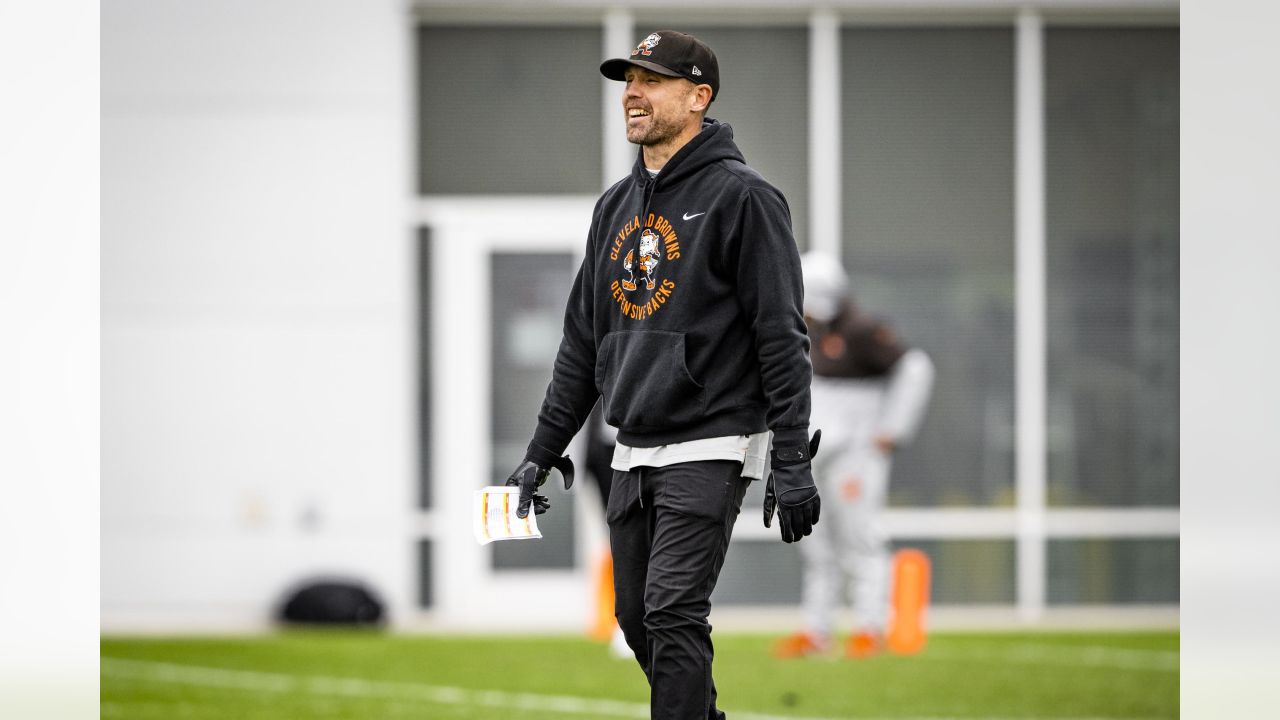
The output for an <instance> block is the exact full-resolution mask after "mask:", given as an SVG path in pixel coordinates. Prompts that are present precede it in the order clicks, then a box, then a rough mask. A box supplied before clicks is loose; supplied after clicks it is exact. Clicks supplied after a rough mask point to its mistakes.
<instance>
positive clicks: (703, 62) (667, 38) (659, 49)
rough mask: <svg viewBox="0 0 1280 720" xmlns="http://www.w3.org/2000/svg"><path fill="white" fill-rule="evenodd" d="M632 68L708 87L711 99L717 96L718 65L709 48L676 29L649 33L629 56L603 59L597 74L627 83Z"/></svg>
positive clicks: (718, 90)
mask: <svg viewBox="0 0 1280 720" xmlns="http://www.w3.org/2000/svg"><path fill="white" fill-rule="evenodd" d="M632 65H635V66H636V67H642V68H644V69H645V70H652V71H653V72H656V73H658V74H659V75H666V76H668V77H682V78H685V79H686V80H689V81H690V82H692V83H694V84H696V85H710V86H711V99H712V100H715V99H716V95H718V94H719V93H720V63H718V62H717V61H716V54H715V53H713V52H711V48H709V47H707V44H706V43H704V42H702V41H701V40H699V39H698V38H696V37H694V36H692V35H690V34H688V33H682V32H677V31H675V30H659V31H657V32H652V33H649V35H648V36H646V37H645V39H643V40H641V41H640V44H639V45H636V49H635V50H632V51H631V57H628V58H614V59H612V60H605V61H604V62H603V63H601V64H600V74H601V75H604V76H605V77H607V78H609V79H610V80H626V72H627V68H628V67H630V66H632Z"/></svg>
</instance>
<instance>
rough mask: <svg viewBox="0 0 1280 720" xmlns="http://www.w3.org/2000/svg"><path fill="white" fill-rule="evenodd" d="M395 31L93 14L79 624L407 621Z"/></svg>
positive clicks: (404, 71) (408, 453) (280, 17)
mask: <svg viewBox="0 0 1280 720" xmlns="http://www.w3.org/2000/svg"><path fill="white" fill-rule="evenodd" d="M409 32H410V30H409V27H408V24H407V22H406V20H405V14H404V8H403V6H402V4H401V3H399V2H395V1H394V0H385V1H383V2H357V1H355V0H329V1H323V2H301V1H300V0H282V1H276V2H270V3H258V2H247V1H242V0H235V1H233V2H219V3H203V4H201V3H196V4H192V3H168V2H160V1H159V0H127V1H124V2H112V3H110V4H109V5H107V6H106V7H104V13H103V53H102V54H103V91H102V102H103V125H102V128H103V130H102V134H103V146H102V147H103V231H102V246H103V254H102V277H103V290H102V323H103V331H102V337H103V341H102V363H103V373H102V394H103V406H102V437H103V445H102V470H103V472H102V613H103V615H102V624H103V629H104V630H105V631H111V630H112V629H113V628H118V629H137V628H140V627H151V628H165V627H174V628H178V629H192V628H199V627H202V626H210V627H218V628H226V627H253V626H257V625H258V624H260V623H262V622H263V621H265V620H266V619H267V616H268V611H269V609H270V608H271V607H272V606H273V605H274V603H276V602H277V601H278V600H279V596H280V593H281V592H282V591H283V590H284V589H285V588H286V587H287V586H288V585H289V584H290V583H292V582H294V581H296V580H297V579H298V578H299V577H301V576H304V575H306V574H309V573H342V574H348V575H353V576H358V577H361V578H363V579H365V580H367V581H369V582H370V583H371V584H373V585H374V586H375V587H376V589H377V590H378V591H379V592H381V593H382V594H383V595H384V596H385V597H387V599H388V600H390V601H391V603H392V609H393V611H395V612H396V613H397V614H403V612H404V611H405V610H407V609H409V607H408V606H409V604H410V603H411V601H412V587H413V578H412V577H411V569H412V560H411V552H412V549H413V546H412V542H413V541H412V537H411V535H410V529H409V528H410V524H411V517H412V512H413V498H414V477H413V462H412V461H413V453H414V440H413V436H412V432H413V425H414V423H413V417H414V414H413V406H412V403H413V399H414V397H415V393H414V375H413V366H412V359H413V358H412V356H413V352H412V342H413V333H412V327H413V315H412V313H413V310H412V287H411V282H412V272H413V271H412V268H413V263H412V255H411V249H412V245H411V240H412V236H411V233H410V225H409V223H408V219H407V212H406V210H407V207H408V205H407V201H408V198H409V197H410V194H411V185H410V179H411V175H410V172H409V159H410V157H411V148H410V142H409V141H410V137H411V133H410V129H409V123H410V112H409V108H410V102H409V96H410V88H411V85H410V83H409V79H408V69H409V55H408V47H409V45H408V40H409Z"/></svg>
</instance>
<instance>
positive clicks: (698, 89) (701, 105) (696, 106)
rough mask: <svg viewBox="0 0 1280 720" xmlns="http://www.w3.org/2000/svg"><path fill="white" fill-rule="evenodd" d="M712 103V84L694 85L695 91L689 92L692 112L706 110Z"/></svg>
mask: <svg viewBox="0 0 1280 720" xmlns="http://www.w3.org/2000/svg"><path fill="white" fill-rule="evenodd" d="M710 105H711V86H710V85H694V86H693V92H691V93H689V111H690V112H706V111H707V107H709V106H710Z"/></svg>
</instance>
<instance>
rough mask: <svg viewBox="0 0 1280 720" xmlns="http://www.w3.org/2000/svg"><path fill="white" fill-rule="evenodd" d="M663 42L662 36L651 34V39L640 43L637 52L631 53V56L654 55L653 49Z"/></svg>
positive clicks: (648, 38)
mask: <svg viewBox="0 0 1280 720" xmlns="http://www.w3.org/2000/svg"><path fill="white" fill-rule="evenodd" d="M661 40H662V36H661V35H659V34H658V33H649V37H647V38H645V39H643V40H641V41H640V44H639V45H637V46H636V49H635V50H632V51H631V55H632V56H633V57H634V56H636V55H652V54H653V47H654V46H655V45H657V44H658V43H659V42H660V41H661Z"/></svg>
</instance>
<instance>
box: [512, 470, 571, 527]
mask: <svg viewBox="0 0 1280 720" xmlns="http://www.w3.org/2000/svg"><path fill="white" fill-rule="evenodd" d="M551 468H555V469H557V470H559V471H560V475H561V476H562V477H564V489H565V490H568V489H569V488H571V487H573V461H572V460H570V459H569V456H567V455H566V456H564V457H561V458H556V459H554V460H549V459H548V457H546V456H543V457H539V458H536V459H534V458H531V457H527V456H526V457H525V459H524V462H522V463H520V467H518V468H516V469H515V472H513V473H511V476H510V477H508V478H507V485H508V486H509V487H518V488H520V502H519V504H518V505H516V517H522V518H523V517H529V506H530V505H532V506H533V511H534V513H535V514H537V515H541V514H542V513H544V512H546V511H547V509H548V508H550V507H551V499H550V498H548V497H547V496H546V495H539V494H537V493H536V492H534V491H535V490H537V489H538V488H540V487H542V484H543V483H545V482H546V481H547V477H549V476H550V475H551Z"/></svg>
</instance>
